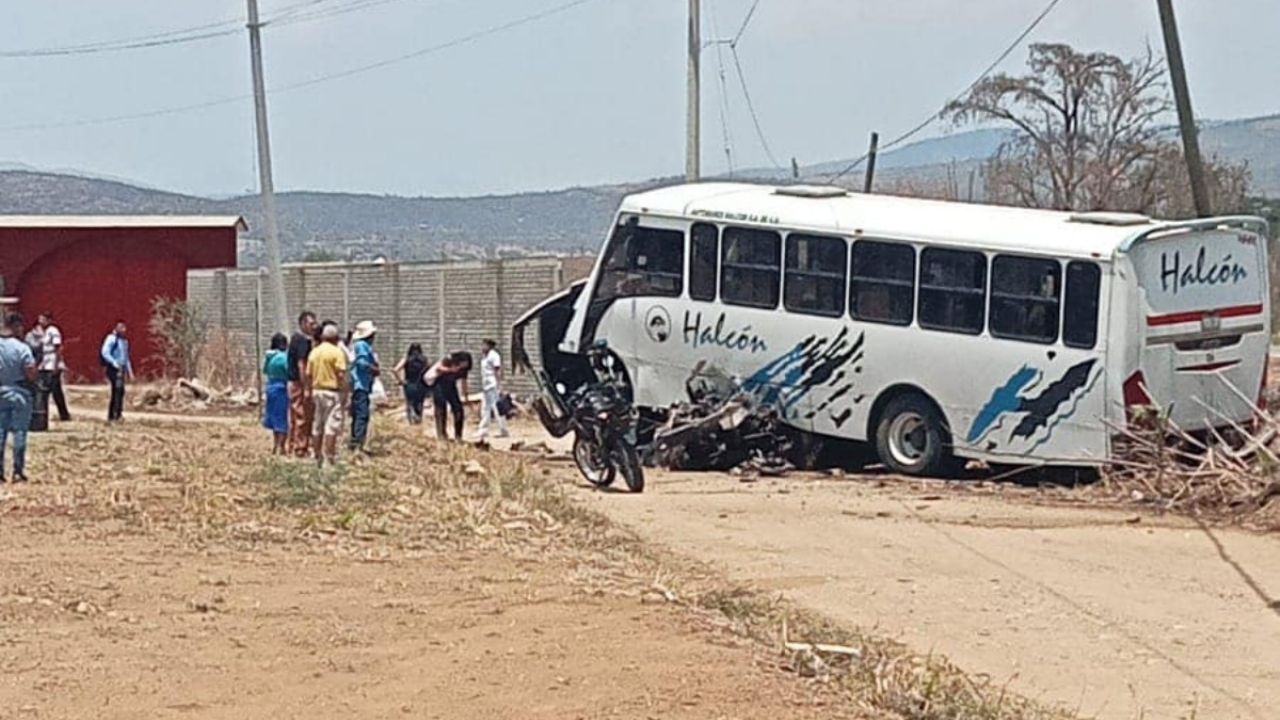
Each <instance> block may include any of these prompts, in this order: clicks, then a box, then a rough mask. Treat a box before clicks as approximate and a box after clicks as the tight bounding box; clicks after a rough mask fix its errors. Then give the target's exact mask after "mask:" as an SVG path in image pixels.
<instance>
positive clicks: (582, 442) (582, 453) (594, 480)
mask: <svg viewBox="0 0 1280 720" xmlns="http://www.w3.org/2000/svg"><path fill="white" fill-rule="evenodd" d="M573 462H574V463H575V464H577V466H578V472H580V473H582V477H584V478H586V480H587V482H589V483H591V484H592V485H594V486H595V487H598V488H607V487H609V486H610V485H612V484H613V481H614V479H615V478H616V477H617V475H618V470H617V468H616V467H614V464H613V462H611V461H610V459H609V456H608V453H606V452H604V451H603V449H602V448H598V447H596V446H595V443H593V442H591V441H590V440H588V439H587V438H585V437H583V436H582V434H581V433H578V434H576V435H574V436H573Z"/></svg>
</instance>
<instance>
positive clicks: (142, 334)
mask: <svg viewBox="0 0 1280 720" xmlns="http://www.w3.org/2000/svg"><path fill="white" fill-rule="evenodd" d="M244 229H246V227H245V223H244V220H243V219H241V218H238V217H203V216H200V217H182V216H140V217H138V216H87V215H86V216H82V215H70V216H54V215H30V216H16V215H0V279H2V280H3V288H2V291H0V294H3V295H11V296H16V297H17V299H18V307H19V308H20V310H21V311H22V313H23V314H24V315H25V316H26V317H27V321H28V323H29V324H30V323H34V322H35V319H36V316H37V315H39V314H40V313H41V312H45V311H48V312H52V313H53V314H54V317H55V320H56V322H57V325H58V327H59V328H61V329H62V334H63V338H64V340H63V347H64V354H65V356H66V361H67V368H68V371H69V375H70V376H71V378H77V377H85V378H90V379H94V380H96V379H100V378H101V377H102V369H101V366H100V365H99V363H98V351H99V349H100V348H101V345H102V341H103V339H104V338H105V337H106V335H107V333H109V332H111V329H112V328H113V327H114V326H115V323H116V321H117V320H124V321H125V323H127V324H128V326H129V337H130V345H131V350H132V356H133V366H134V370H135V371H136V372H137V373H138V374H150V373H154V372H155V371H156V370H158V369H159V368H158V363H157V359H156V357H155V345H154V343H153V341H152V338H151V336H150V333H149V332H148V330H147V324H148V321H149V319H150V317H151V303H152V300H154V299H155V298H157V297H168V298H175V299H183V300H185V299H186V297H187V271H188V270H192V269H198V268H222V267H235V264H236V239H237V236H238V233H239V232H240V231H241V230H244Z"/></svg>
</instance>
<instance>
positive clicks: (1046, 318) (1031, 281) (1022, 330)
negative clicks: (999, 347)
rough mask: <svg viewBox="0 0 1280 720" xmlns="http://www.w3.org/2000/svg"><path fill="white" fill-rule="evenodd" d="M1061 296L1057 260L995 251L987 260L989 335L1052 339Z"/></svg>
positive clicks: (1055, 335) (1060, 268)
mask: <svg viewBox="0 0 1280 720" xmlns="http://www.w3.org/2000/svg"><path fill="white" fill-rule="evenodd" d="M1061 298H1062V264H1061V263H1059V262H1058V261H1057V260H1051V259H1047V258H1031V257H1018V256H1015V255H997V256H996V258H995V259H994V260H992V261H991V336H992V337H998V338H1004V339H1007V340H1022V341H1024V342H1034V343H1044V344H1046V345H1047V344H1051V343H1054V342H1056V341H1057V340H1058V315H1059V311H1060V308H1059V303H1060V302H1061Z"/></svg>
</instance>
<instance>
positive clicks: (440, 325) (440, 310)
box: [436, 264, 449, 358]
mask: <svg viewBox="0 0 1280 720" xmlns="http://www.w3.org/2000/svg"><path fill="white" fill-rule="evenodd" d="M445 267H446V266H445V265H443V264H442V265H441V266H440V271H439V274H440V282H438V283H436V333H437V335H436V338H437V339H438V341H439V347H438V348H437V351H438V356H439V357H441V358H443V357H444V356H445V354H446V353H447V352H448V350H446V349H445V348H447V347H448V346H449V343H448V342H447V341H446V340H445V337H444V330H445V314H444V298H445V292H444V283H445V279H446V277H448V272H447V271H446V269H445Z"/></svg>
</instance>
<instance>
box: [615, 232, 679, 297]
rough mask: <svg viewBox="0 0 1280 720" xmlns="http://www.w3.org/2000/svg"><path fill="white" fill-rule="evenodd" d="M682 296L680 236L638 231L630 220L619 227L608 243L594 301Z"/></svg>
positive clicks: (675, 233) (672, 233) (674, 233)
mask: <svg viewBox="0 0 1280 720" xmlns="http://www.w3.org/2000/svg"><path fill="white" fill-rule="evenodd" d="M682 292H684V233H683V232H680V231H678V230H661V229H658V228H650V227H642V226H640V225H639V224H637V223H636V222H635V221H634V220H632V221H629V222H624V223H619V225H618V227H617V228H615V229H614V233H613V237H612V238H610V240H609V250H608V255H607V257H606V258H605V262H604V269H603V272H602V274H601V278H600V282H599V283H598V284H597V289H596V299H597V300H612V299H614V298H623V297H644V296H658V297H679V296H680V293H682Z"/></svg>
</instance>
